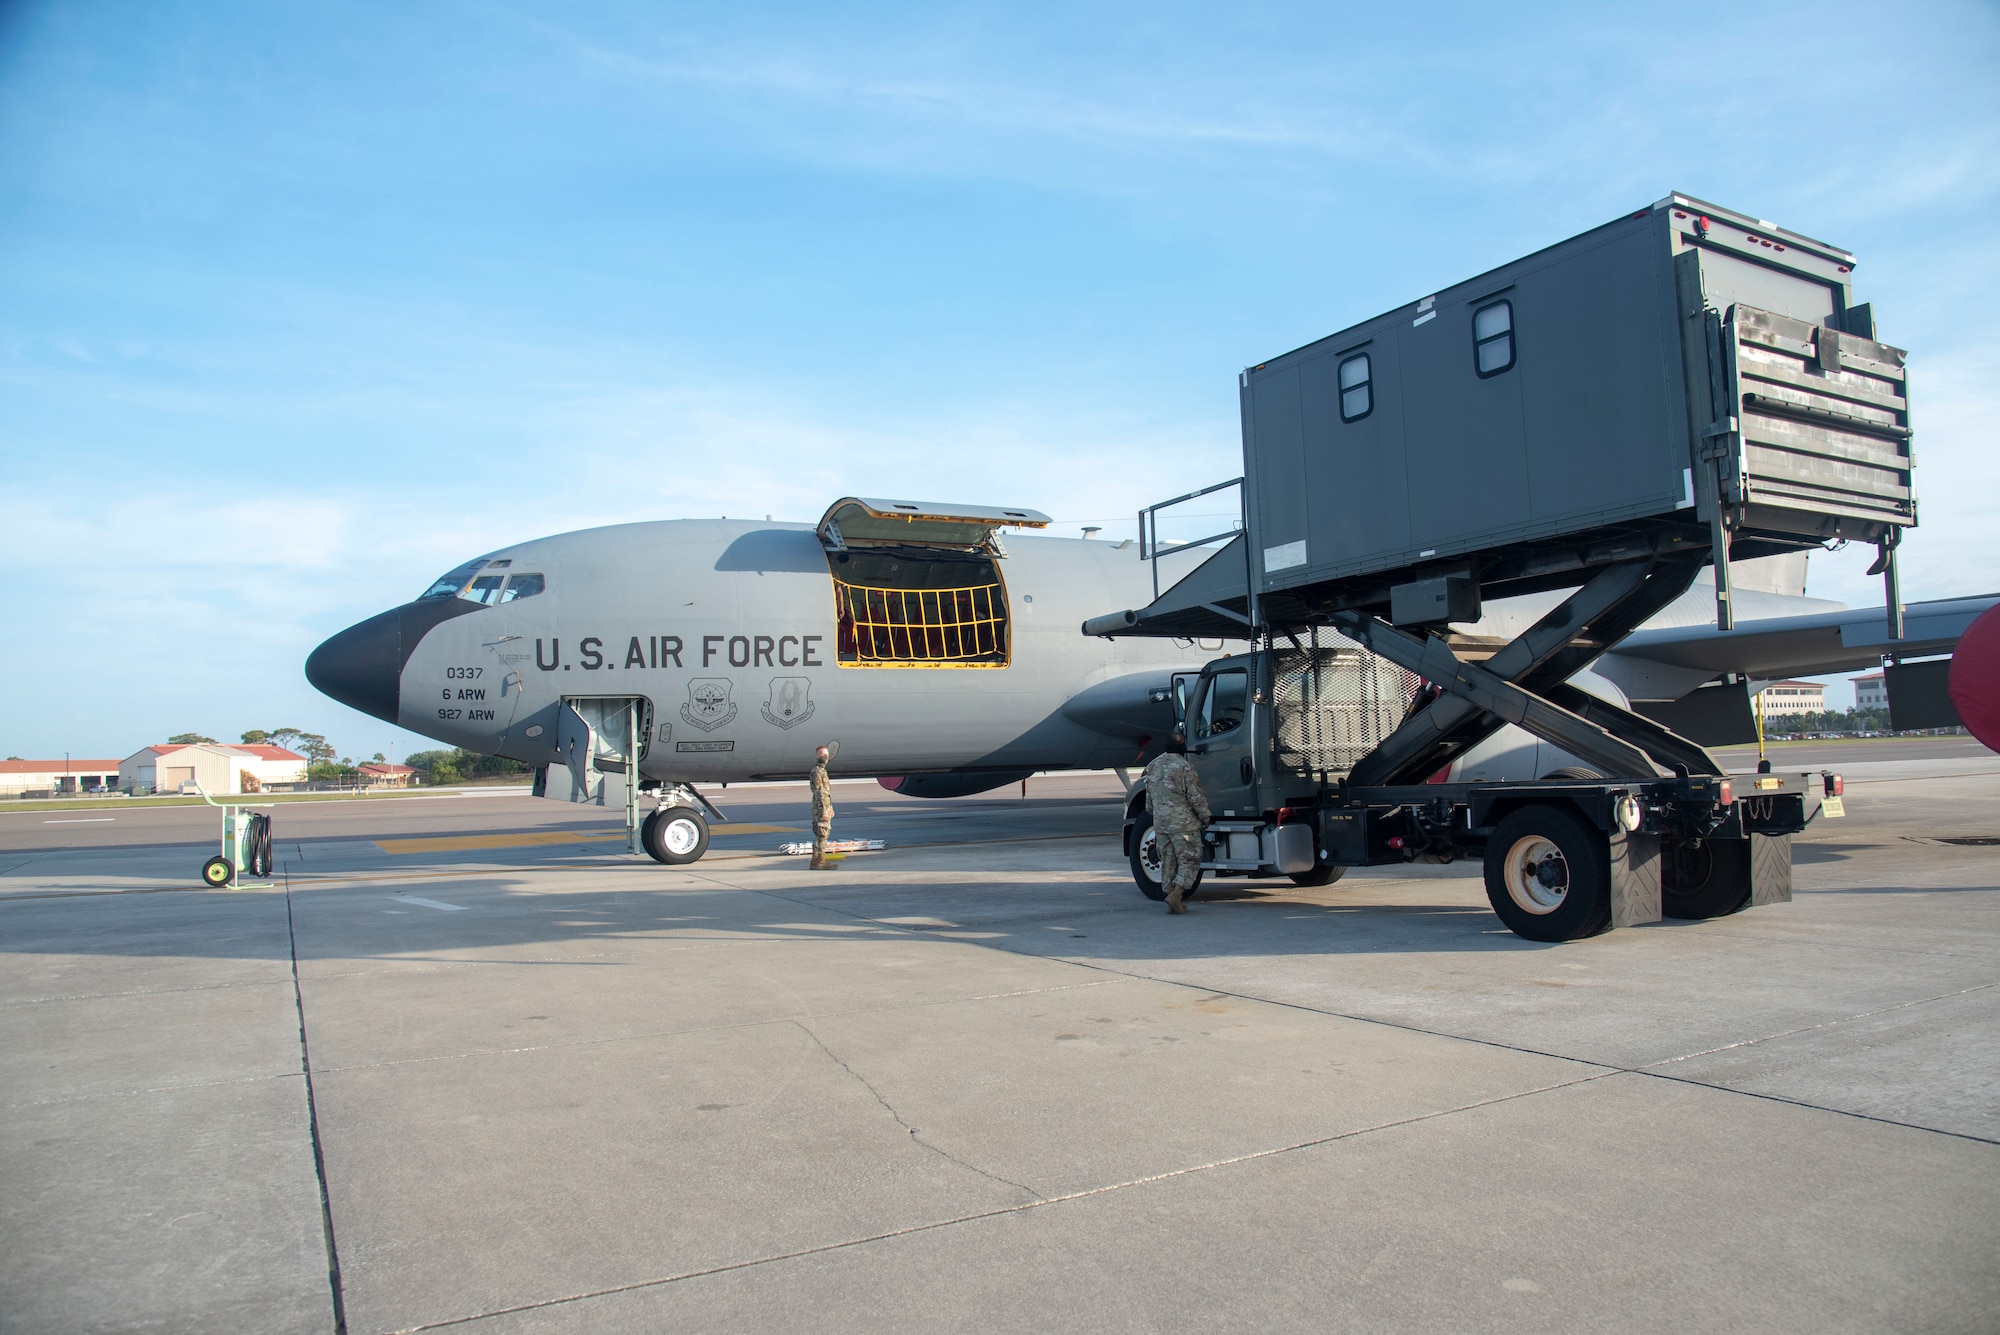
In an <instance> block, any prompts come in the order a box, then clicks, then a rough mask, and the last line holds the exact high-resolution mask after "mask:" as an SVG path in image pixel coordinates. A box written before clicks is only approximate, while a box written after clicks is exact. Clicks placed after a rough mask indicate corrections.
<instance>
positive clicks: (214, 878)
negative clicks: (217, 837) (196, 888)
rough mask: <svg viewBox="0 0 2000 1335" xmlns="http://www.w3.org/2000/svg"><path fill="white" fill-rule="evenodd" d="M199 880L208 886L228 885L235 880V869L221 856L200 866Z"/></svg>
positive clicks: (218, 855)
mask: <svg viewBox="0 0 2000 1335" xmlns="http://www.w3.org/2000/svg"><path fill="white" fill-rule="evenodd" d="M201 879H202V880H204V881H206V882H207V883H208V884H210V885H228V884H229V883H230V882H231V881H233V880H235V879H236V868H234V867H232V866H230V865H229V859H228V858H226V857H223V856H222V855H221V854H217V855H216V856H214V857H212V858H210V859H209V860H208V861H206V862H204V863H202V864H201Z"/></svg>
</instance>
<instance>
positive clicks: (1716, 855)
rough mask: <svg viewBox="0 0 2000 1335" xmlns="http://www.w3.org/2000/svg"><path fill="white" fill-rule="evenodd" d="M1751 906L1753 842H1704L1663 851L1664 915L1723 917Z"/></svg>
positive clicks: (1722, 840)
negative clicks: (1751, 845) (1751, 846)
mask: <svg viewBox="0 0 2000 1335" xmlns="http://www.w3.org/2000/svg"><path fill="white" fill-rule="evenodd" d="M1748 907H1750V841H1749V840H1748V839H1703V840H1701V841H1700V842H1698V843H1669V844H1667V845H1666V846H1665V847H1664V848H1662V849H1661V850H1660V912H1662V913H1664V914H1665V915H1666V916H1667V917H1669V918H1723V917H1727V916H1728V915H1730V914H1732V913H1739V912H1741V911H1742V910H1744V909H1746V908H1748Z"/></svg>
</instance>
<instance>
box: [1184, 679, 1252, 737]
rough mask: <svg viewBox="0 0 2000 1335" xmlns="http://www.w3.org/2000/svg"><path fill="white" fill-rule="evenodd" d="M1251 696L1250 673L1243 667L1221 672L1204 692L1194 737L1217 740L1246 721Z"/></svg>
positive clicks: (1197, 715) (1195, 724)
mask: <svg viewBox="0 0 2000 1335" xmlns="http://www.w3.org/2000/svg"><path fill="white" fill-rule="evenodd" d="M1249 694H1250V674H1249V673H1248V672H1245V671H1244V670H1243V669H1241V668H1234V669H1231V670H1230V671H1228V672H1218V673H1216V674H1215V675H1214V676H1213V677H1210V678H1209V680H1208V689H1207V690H1206V691H1203V692H1202V696H1201V707H1200V709H1199V711H1198V712H1197V713H1196V715H1195V723H1194V735H1195V736H1197V737H1215V736H1219V735H1221V734H1222V733H1225V732H1228V731H1229V730H1230V729H1231V728H1234V727H1236V726H1238V725H1239V724H1241V723H1242V722H1243V704H1244V701H1245V700H1246V699H1247V698H1248V696H1249Z"/></svg>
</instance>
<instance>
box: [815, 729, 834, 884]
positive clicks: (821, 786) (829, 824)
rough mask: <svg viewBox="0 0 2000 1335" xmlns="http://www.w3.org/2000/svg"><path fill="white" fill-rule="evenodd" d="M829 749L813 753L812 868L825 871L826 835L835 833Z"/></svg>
mask: <svg viewBox="0 0 2000 1335" xmlns="http://www.w3.org/2000/svg"><path fill="white" fill-rule="evenodd" d="M827 759H828V753H827V749H826V748H825V747H823V746H822V747H821V748H820V749H819V750H818V751H815V752H814V753H813V767H812V800H813V858H812V870H814V871H825V870H826V869H827V867H828V866H830V865H831V864H829V863H828V862H827V860H826V837H827V836H828V835H829V834H832V833H833V781H832V780H831V779H829V778H827V777H826V762H827Z"/></svg>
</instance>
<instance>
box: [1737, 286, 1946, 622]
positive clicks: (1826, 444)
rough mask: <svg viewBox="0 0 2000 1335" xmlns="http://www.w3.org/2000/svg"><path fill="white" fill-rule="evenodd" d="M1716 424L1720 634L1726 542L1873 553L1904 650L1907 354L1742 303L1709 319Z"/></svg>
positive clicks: (1909, 512) (1910, 497) (1910, 507)
mask: <svg viewBox="0 0 2000 1335" xmlns="http://www.w3.org/2000/svg"><path fill="white" fill-rule="evenodd" d="M1707 322H1708V327H1707V335H1708V359H1709V374H1710V383H1711V385H1712V387H1713V388H1714V390H1716V391H1719V393H1718V394H1717V399H1718V402H1717V403H1716V408H1717V412H1716V419H1715V424H1714V425H1713V426H1712V427H1710V428H1709V429H1708V431H1707V432H1705V433H1704V436H1703V440H1702V449H1701V455H1700V458H1701V462H1702V464H1703V465H1704V466H1705V467H1712V468H1713V469H1714V470H1715V471H1714V473H1713V474H1712V475H1709V474H1706V473H1705V474H1704V476H1703V477H1702V479H1701V492H1702V509H1703V511H1704V512H1705V515H1706V517H1707V518H1708V519H1709V522H1710V524H1711V526H1712V532H1713V534H1714V558H1715V563H1716V596H1717V612H1718V624H1719V625H1720V626H1721V627H1722V629H1724V630H1727V629H1730V628H1731V626H1732V624H1733V620H1734V618H1733V613H1732V612H1731V610H1730V607H1729V602H1730V598H1729V585H1730V579H1729V558H1728V549H1727V544H1726V542H1725V539H1724V536H1723V535H1724V531H1725V530H1727V531H1728V532H1730V533H1733V534H1739V535H1743V536H1750V537H1754V536H1757V535H1760V534H1770V535H1775V536H1778V537H1780V538H1791V539H1796V538H1799V537H1811V538H1818V539H1820V540H1822V541H1830V540H1853V541H1856V542H1870V543H1874V544H1876V545H1877V546H1878V547H1879V548H1880V549H1881V557H1880V559H1879V560H1878V561H1877V563H1876V565H1875V568H1874V569H1873V570H1871V571H1870V572H1869V573H1871V574H1881V575H1884V576H1886V583H1887V590H1886V602H1887V605H1888V609H1889V624H1890V632H1889V633H1890V638H1891V639H1901V638H1902V634H1903V629H1902V598H1901V590H1900V589H1899V588H1898V587H1897V579H1896V546H1897V544H1898V543H1899V542H1900V541H1901V540H1902V531H1903V529H1905V528H1907V527H1909V526H1911V525H1914V524H1915V523H1916V522H1917V503H1916V497H1915V493H1914V492H1913V490H1912V489H1911V484H1910V469H1911V464H1912V456H1911V449H1910V435H1911V433H1910V403H1909V388H1908V373H1907V371H1906V370H1905V369H1904V368H1905V354H1904V352H1903V351H1902V349H1900V348H1892V347H1890V346H1889V345H1887V344H1885V343H1878V342H1876V341H1875V340H1874V339H1872V338H1864V337H1862V336H1861V335H1859V334H1853V333H1848V332H1846V331H1845V330H1841V329H1835V328H1833V327H1832V326H1831V324H1812V323H1809V322H1807V321H1805V320H1797V319H1793V318H1792V317H1791V316H1789V315H1779V314H1776V313H1774V312H1771V311H1765V310H1759V309H1757V308H1756V307H1754V306H1747V305H1744V304H1742V303H1740V302H1739V303H1737V304H1736V305H1734V306H1731V307H1730V308H1729V310H1728V312H1727V313H1726V314H1721V313H1717V312H1713V311H1711V312H1709V313H1708V317H1707Z"/></svg>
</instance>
